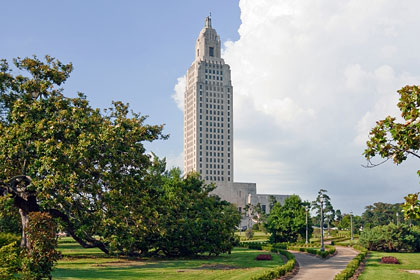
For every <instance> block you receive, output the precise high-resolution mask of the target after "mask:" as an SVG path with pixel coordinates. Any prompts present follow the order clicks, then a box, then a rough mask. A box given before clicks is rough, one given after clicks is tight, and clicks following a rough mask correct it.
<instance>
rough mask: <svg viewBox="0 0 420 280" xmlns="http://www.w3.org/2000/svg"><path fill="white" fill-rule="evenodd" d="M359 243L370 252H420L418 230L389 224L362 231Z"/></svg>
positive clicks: (419, 231)
mask: <svg viewBox="0 0 420 280" xmlns="http://www.w3.org/2000/svg"><path fill="white" fill-rule="evenodd" d="M359 243H360V245H362V246H363V247H366V248H367V249H368V250H370V251H384V252H418V251H420V230H419V228H418V227H409V226H407V225H400V226H396V225H395V224H392V223H391V224H389V225H386V226H377V227H374V228H371V229H367V230H364V231H363V232H362V233H361V235H360V238H359Z"/></svg>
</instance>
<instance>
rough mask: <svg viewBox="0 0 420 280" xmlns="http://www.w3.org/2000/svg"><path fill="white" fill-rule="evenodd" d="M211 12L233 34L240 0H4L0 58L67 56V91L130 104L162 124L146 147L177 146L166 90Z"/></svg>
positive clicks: (162, 151) (177, 126)
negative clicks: (161, 139)
mask: <svg viewBox="0 0 420 280" xmlns="http://www.w3.org/2000/svg"><path fill="white" fill-rule="evenodd" d="M209 12H212V17H213V20H214V22H215V24H216V26H217V31H218V32H219V34H220V35H221V36H222V37H223V38H224V39H225V40H226V39H231V40H236V39H238V33H237V30H238V28H239V25H240V18H239V16H240V10H239V6H238V1H222V0H218V1H197V0H190V1H8V2H7V4H3V5H2V13H1V14H2V25H3V27H2V38H3V39H2V43H1V44H0V54H1V57H2V58H6V59H8V60H11V59H12V58H14V57H17V56H20V57H25V56H31V55H33V54H36V55H37V56H40V57H41V56H44V55H45V54H49V55H51V56H53V57H56V58H58V59H60V60H61V61H63V62H72V63H73V65H74V71H73V73H72V75H71V77H70V79H69V80H68V82H67V83H66V85H65V86H64V88H65V93H66V94H67V95H70V96H71V95H75V93H76V92H77V91H80V92H83V93H85V94H87V96H88V99H89V101H90V102H91V104H92V105H93V106H95V107H100V108H106V107H108V106H109V105H110V104H111V102H112V100H121V101H123V102H128V103H130V105H131V107H132V109H133V110H134V111H137V112H141V113H142V114H146V115H149V116H150V118H149V122H150V123H156V124H160V123H165V124H166V128H165V132H166V133H169V134H170V135H171V137H170V139H169V140H167V141H165V143H156V144H154V145H152V146H151V148H152V149H153V150H154V151H156V152H157V153H158V154H159V155H162V156H166V155H169V154H173V155H175V154H177V155H178V154H179V153H180V152H181V151H182V149H183V139H182V137H183V128H182V126H183V114H182V112H181V111H180V110H178V108H177V106H176V104H175V103H174V101H173V99H171V95H172V94H173V88H174V85H175V83H176V80H177V77H179V76H181V75H183V74H184V73H185V72H186V70H187V69H188V67H189V65H190V64H191V63H192V61H193V59H194V46H195V40H196V37H197V36H198V33H199V32H200V30H201V28H202V26H203V23H204V18H205V17H206V16H207V15H208V14H209Z"/></svg>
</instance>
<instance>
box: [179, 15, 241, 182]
mask: <svg viewBox="0 0 420 280" xmlns="http://www.w3.org/2000/svg"><path fill="white" fill-rule="evenodd" d="M220 53H221V48H220V37H219V35H217V32H216V30H214V29H213V28H212V26H211V19H210V17H207V18H206V20H205V26H204V28H203V29H202V30H201V32H200V35H199V36H198V39H197V42H196V44H195V60H194V62H193V63H192V65H191V67H190V68H189V69H188V72H187V77H186V83H187V86H186V91H185V97H184V98H185V99H184V106H185V108H184V112H185V115H184V158H185V160H184V173H185V174H187V173H189V172H191V171H198V172H200V174H201V178H202V179H204V180H206V182H216V183H226V182H232V181H233V110H232V104H233V90H232V82H231V79H230V67H229V65H227V64H225V61H224V60H223V58H221V56H220Z"/></svg>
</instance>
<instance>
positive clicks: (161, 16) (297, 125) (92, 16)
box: [0, 0, 420, 214]
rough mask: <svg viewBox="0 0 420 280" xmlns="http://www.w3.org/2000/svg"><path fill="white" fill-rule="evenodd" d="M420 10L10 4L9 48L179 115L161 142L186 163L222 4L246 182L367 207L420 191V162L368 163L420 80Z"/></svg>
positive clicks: (155, 117) (163, 118) (74, 85)
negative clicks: (188, 99)
mask: <svg viewBox="0 0 420 280" xmlns="http://www.w3.org/2000/svg"><path fill="white" fill-rule="evenodd" d="M419 10H420V2H419V1H416V0H411V1H410V0H407V1H396V0H395V1H393V0H378V1H363V0H348V1H327V0H325V1H323V0H314V1H303V0H302V1H296V0H290V1H288V0H282V1H272V0H259V1H252V0H241V1H239V2H238V1H226V0H219V1H193V0H189V1H187V0H180V1H169V0H167V1H163V0H162V1H121V2H114V1H73V2H72V3H71V4H70V3H66V4H57V3H56V2H55V1H42V2H41V4H39V3H32V1H26V2H25V1H9V2H8V4H6V5H5V8H4V9H3V15H2V17H3V25H4V27H3V30H2V44H0V54H1V57H2V58H7V59H11V58H12V57H16V56H28V55H32V54H37V55H39V56H42V55H44V54H50V55H52V56H55V57H57V58H60V59H61V60H63V61H65V62H68V61H72V62H73V64H74V65H75V70H74V72H73V75H72V77H71V78H70V79H69V81H68V83H67V84H66V86H65V91H66V94H68V95H73V94H75V92H76V91H82V92H85V93H86V94H87V95H88V98H89V100H91V102H92V105H93V106H97V107H101V108H104V107H107V106H108V105H109V104H110V102H111V100H122V101H125V102H129V103H130V104H131V106H132V108H133V109H134V110H135V111H139V112H142V113H143V114H147V115H150V118H149V122H150V123H165V124H166V128H165V131H166V132H167V133H169V134H170V136H171V137H170V139H169V140H167V141H164V142H160V143H154V144H152V145H149V148H150V149H151V150H153V151H155V152H157V153H158V155H160V156H166V157H167V159H168V163H169V165H170V166H180V167H182V157H183V156H182V150H183V146H182V137H183V134H182V133H183V112H182V110H181V109H180V108H182V95H183V90H184V86H185V83H184V78H183V76H184V74H185V72H186V70H187V69H188V67H189V66H190V64H191V63H192V61H193V59H194V45H195V39H196V37H197V36H198V34H199V31H200V30H201V28H202V26H203V22H204V17H205V16H207V15H208V13H209V11H211V12H212V18H213V27H214V28H215V29H216V30H217V31H218V33H219V35H220V36H221V39H222V42H223V57H224V59H225V61H226V63H228V64H230V66H231V70H232V83H233V87H234V133H235V143H234V148H235V149H234V155H235V181H240V182H244V181H245V182H256V183H257V188H258V192H260V193H277V194H293V193H296V194H299V195H300V196H301V197H302V198H303V199H308V200H313V199H314V197H315V195H316V192H317V191H318V190H319V189H320V188H324V189H327V190H328V192H329V194H330V196H331V198H332V200H333V201H332V202H333V205H334V206H335V207H336V208H340V209H342V211H344V212H348V211H354V212H355V213H358V214H360V213H361V212H362V211H363V208H364V207H365V206H366V205H368V204H372V203H374V202H377V201H383V202H390V203H391V202H392V203H394V202H401V201H402V200H403V196H404V195H406V194H407V193H409V192H415V191H418V190H419V185H418V182H419V178H418V177H417V175H416V170H417V168H416V166H418V163H417V162H416V160H415V159H409V160H408V161H407V162H405V163H403V164H402V165H400V166H395V165H393V164H392V163H390V162H389V163H386V164H384V165H381V166H379V167H376V168H373V169H366V168H363V167H362V166H361V165H363V164H365V160H364V158H363V156H362V152H363V149H364V145H365V142H366V140H367V136H368V132H369V129H370V128H371V127H372V126H373V125H374V124H375V121H376V120H379V119H382V118H384V117H386V116H387V115H393V116H397V115H398V111H397V108H396V106H395V105H396V102H397V100H398V94H397V93H396V91H397V90H398V89H399V88H401V87H403V86H404V85H406V84H419V83H420V52H419V51H418V49H419V47H418V46H419V45H420V36H419V35H418V34H420V32H419V29H420V17H419V16H418V11H419ZM378 161H379V159H378Z"/></svg>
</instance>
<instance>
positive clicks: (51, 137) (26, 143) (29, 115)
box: [0, 56, 240, 256]
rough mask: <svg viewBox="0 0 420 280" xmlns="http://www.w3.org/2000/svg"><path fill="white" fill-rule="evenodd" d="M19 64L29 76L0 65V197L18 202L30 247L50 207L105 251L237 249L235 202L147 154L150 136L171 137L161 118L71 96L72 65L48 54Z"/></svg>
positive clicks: (87, 242) (81, 238)
mask: <svg viewBox="0 0 420 280" xmlns="http://www.w3.org/2000/svg"><path fill="white" fill-rule="evenodd" d="M14 65H15V66H16V68H17V70H18V71H19V73H22V72H27V73H29V77H25V76H22V75H21V74H18V75H13V71H12V69H11V68H10V67H9V65H8V64H7V62H6V61H2V62H1V64H0V70H1V72H0V94H1V95H0V112H1V114H0V170H1V171H0V196H3V197H8V198H10V199H12V200H13V205H14V206H16V207H17V208H18V209H19V212H20V216H21V220H22V227H23V231H22V232H23V233H22V246H27V247H28V244H29V243H30V242H29V241H30V240H28V237H27V236H26V235H25V232H26V230H25V229H27V226H28V224H29V217H30V216H31V215H30V213H31V212H45V213H48V214H49V215H50V216H51V217H53V218H57V220H59V221H60V223H61V225H62V227H63V228H64V229H65V230H66V231H67V232H69V233H70V235H71V236H72V237H73V238H74V239H75V240H76V241H78V242H79V243H80V244H81V245H82V246H83V247H86V248H88V247H98V248H100V249H101V250H102V251H104V252H106V253H119V254H126V255H139V254H142V255H144V254H148V253H150V252H153V253H154V254H160V253H163V254H165V255H170V256H181V255H195V254H199V253H204V252H206V253H209V254H216V255H217V254H219V253H221V252H227V251H230V250H231V248H232V245H233V244H234V242H235V237H234V229H235V226H236V225H237V224H238V223H239V221H240V215H239V213H238V212H237V211H236V208H235V207H233V205H231V204H230V203H228V202H226V201H221V200H220V199H219V198H218V197H215V196H211V195H210V192H211V191H212V190H214V188H215V187H214V186H213V185H205V184H204V182H203V181H201V180H200V179H199V175H197V174H191V175H189V176H188V177H186V178H182V177H181V176H180V172H179V171H177V170H173V171H171V172H167V171H165V169H166V164H165V160H159V159H158V158H157V157H155V156H154V155H151V154H147V153H146V150H145V148H144V146H143V143H144V142H145V141H154V140H156V139H165V138H166V137H167V136H165V135H163V134H162V128H163V126H161V125H148V124H145V120H146V117H144V116H141V115H139V114H137V113H134V112H130V111H129V108H128V105H126V104H123V103H121V102H114V103H113V107H111V108H109V109H107V110H105V112H101V111H100V110H99V109H93V108H92V107H90V106H89V102H88V101H87V100H86V97H85V96H84V95H83V94H79V95H78V97H76V98H67V97H65V96H64V95H63V94H62V89H60V88H58V87H59V86H60V85H62V84H63V83H64V82H65V81H66V79H67V78H68V77H69V74H70V72H71V70H72V65H71V64H62V63H61V62H59V61H58V60H55V59H53V58H51V57H48V56H47V57H46V59H45V61H41V60H39V59H38V58H36V57H34V58H25V59H16V60H14ZM5 205H6V204H5ZM6 206H7V205H6ZM151 249H153V250H151Z"/></svg>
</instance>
